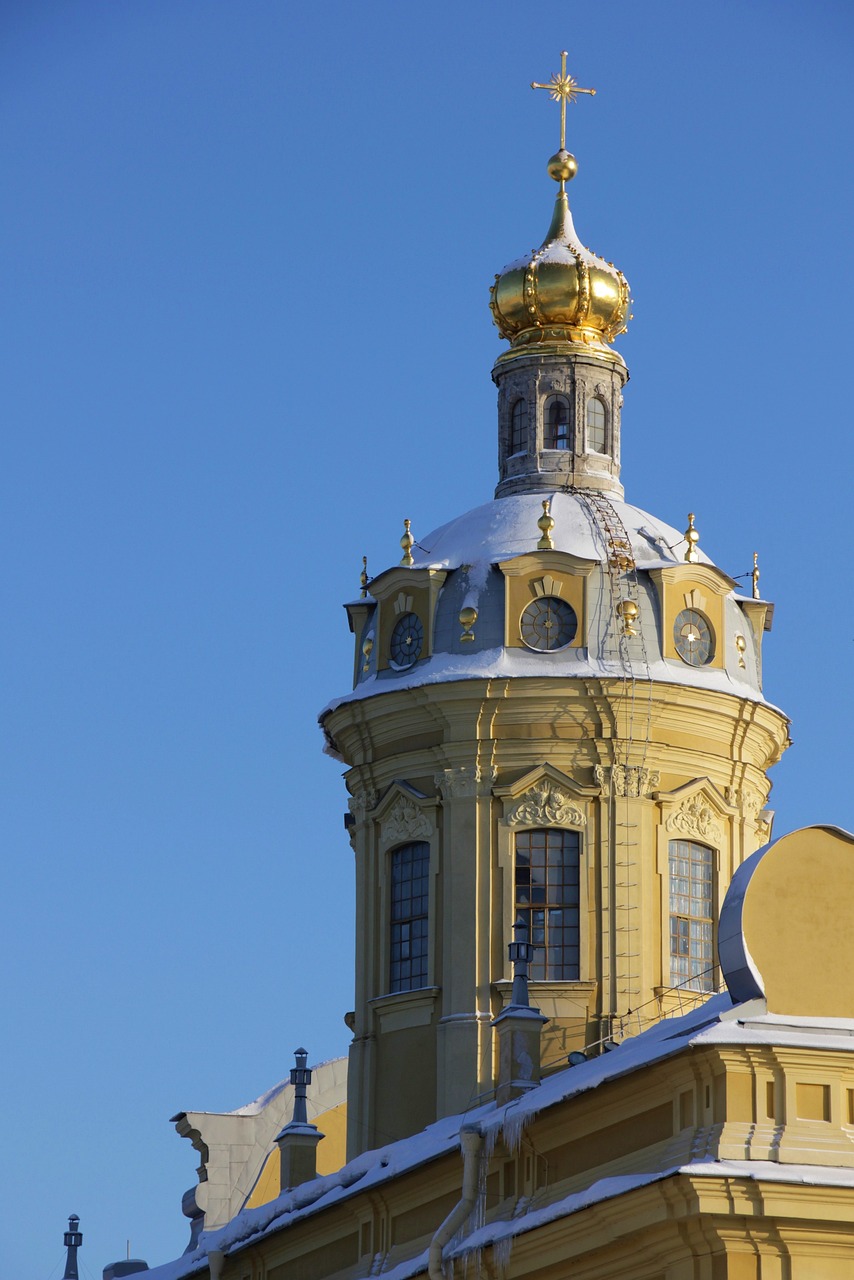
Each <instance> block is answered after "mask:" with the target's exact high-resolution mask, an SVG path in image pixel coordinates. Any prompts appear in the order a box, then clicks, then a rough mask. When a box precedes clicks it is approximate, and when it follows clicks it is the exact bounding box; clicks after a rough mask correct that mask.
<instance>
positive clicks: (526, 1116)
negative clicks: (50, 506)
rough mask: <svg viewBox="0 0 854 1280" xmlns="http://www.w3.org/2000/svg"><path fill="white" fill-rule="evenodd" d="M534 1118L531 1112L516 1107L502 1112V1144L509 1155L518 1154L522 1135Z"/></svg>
mask: <svg viewBox="0 0 854 1280" xmlns="http://www.w3.org/2000/svg"><path fill="white" fill-rule="evenodd" d="M533 1118H534V1113H533V1112H530V1111H528V1112H526V1111H520V1110H519V1109H518V1108H514V1109H513V1110H512V1111H510V1110H509V1108H508V1111H507V1112H505V1114H504V1126H503V1132H504V1145H505V1146H506V1147H507V1150H508V1151H509V1152H510V1155H511V1156H516V1155H518V1154H519V1148H520V1147H521V1145H522V1135H523V1134H524V1132H525V1130H526V1129H527V1127H528V1125H529V1124H530V1123H531V1121H532V1120H533Z"/></svg>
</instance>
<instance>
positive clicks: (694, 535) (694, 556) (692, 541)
mask: <svg viewBox="0 0 854 1280" xmlns="http://www.w3.org/2000/svg"><path fill="white" fill-rule="evenodd" d="M683 536H684V538H685V541H686V542H687V543H688V549H687V551H686V552H685V559H686V560H687V561H688V563H689V564H697V563H698V561H699V559H700V554H699V552H698V550H697V547H698V545H699V542H700V535H699V533H698V532H697V530H696V529H695V528H694V512H693V511H689V512H688V528H687V529H686V530H685V533H684V535H683Z"/></svg>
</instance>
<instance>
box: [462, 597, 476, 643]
mask: <svg viewBox="0 0 854 1280" xmlns="http://www.w3.org/2000/svg"><path fill="white" fill-rule="evenodd" d="M476 622H477V609H475V607H474V605H473V604H464V605H463V607H462V609H460V626H461V627H462V629H463V634H462V635H461V636H460V641H461V642H462V643H463V644H465V643H466V642H467V641H469V640H474V632H473V631H472V627H473V626H474V624H475V623H476Z"/></svg>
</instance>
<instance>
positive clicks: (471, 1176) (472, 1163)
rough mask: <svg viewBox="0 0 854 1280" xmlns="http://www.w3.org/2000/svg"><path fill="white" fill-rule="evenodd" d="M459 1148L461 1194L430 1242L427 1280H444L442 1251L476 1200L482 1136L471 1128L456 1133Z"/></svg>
mask: <svg viewBox="0 0 854 1280" xmlns="http://www.w3.org/2000/svg"><path fill="white" fill-rule="evenodd" d="M460 1146H461V1147H462V1149H463V1194H462V1199H461V1200H460V1202H459V1204H457V1205H455V1206H454V1208H453V1209H452V1210H451V1212H450V1213H449V1214H448V1216H447V1218H446V1219H445V1221H444V1222H443V1223H442V1225H441V1227H440V1228H439V1230H438V1231H437V1232H436V1234H435V1235H434V1237H433V1239H432V1240H431V1241H430V1260H429V1262H428V1263H427V1271H428V1274H429V1276H430V1280H444V1273H443V1271H442V1250H443V1249H444V1247H445V1245H446V1244H447V1243H448V1241H449V1240H450V1239H451V1236H452V1235H453V1234H454V1232H456V1231H458V1230H459V1228H460V1227H461V1226H462V1225H463V1223H464V1222H465V1220H466V1218H467V1217H468V1216H469V1214H470V1213H471V1211H472V1209H473V1208H474V1206H475V1202H476V1200H477V1192H478V1176H477V1174H478V1160H479V1157H480V1153H481V1149H482V1147H483V1135H482V1134H481V1132H480V1130H479V1129H478V1128H476V1127H475V1126H470V1127H468V1128H465V1129H461V1130H460Z"/></svg>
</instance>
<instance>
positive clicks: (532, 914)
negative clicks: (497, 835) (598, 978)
mask: <svg viewBox="0 0 854 1280" xmlns="http://www.w3.org/2000/svg"><path fill="white" fill-rule="evenodd" d="M579 852H580V840H579V836H578V833H577V832H575V831H560V830H542V829H537V830H534V831H520V832H519V833H518V835H517V836H516V869H515V878H516V915H517V916H518V915H521V916H522V918H523V919H524V920H525V922H526V923H527V925H528V928H529V939H530V941H531V943H532V944H533V945H534V947H535V951H534V958H533V960H532V962H531V967H530V976H531V978H532V979H533V980H534V981H537V980H540V981H542V980H551V981H571V980H573V979H577V978H578V977H579V954H580V951H579V929H578V900H579ZM532 904H533V905H532Z"/></svg>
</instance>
